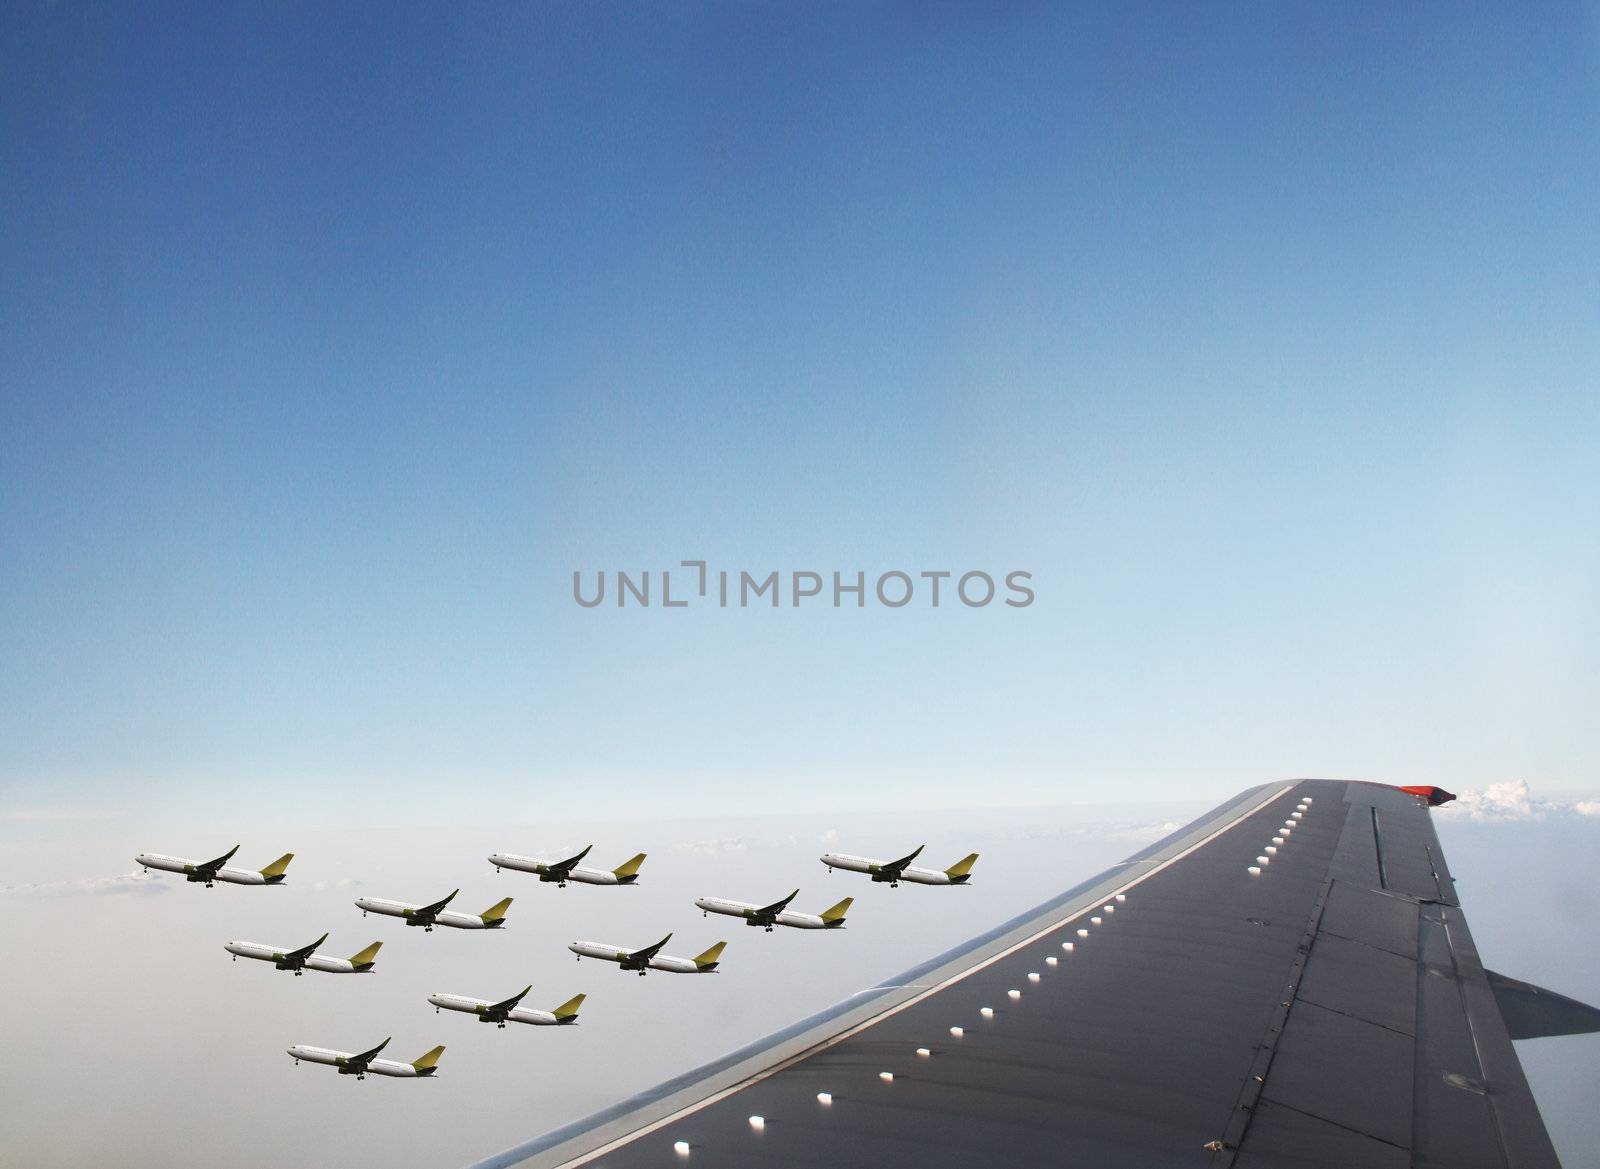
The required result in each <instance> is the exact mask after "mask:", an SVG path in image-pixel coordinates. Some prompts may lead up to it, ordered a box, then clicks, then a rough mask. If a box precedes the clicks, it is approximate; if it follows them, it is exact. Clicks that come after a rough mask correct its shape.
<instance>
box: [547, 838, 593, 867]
mask: <svg viewBox="0 0 1600 1169" xmlns="http://www.w3.org/2000/svg"><path fill="white" fill-rule="evenodd" d="M593 847H594V845H592V844H590V845H587V846H585V848H584V850H583V851H582V852H580V853H579V854H578V855H577V856H569V857H568V858H567V859H566V860H564V861H560V862H559V863H557V864H553V865H547V866H546V867H547V868H549V869H551V870H552V871H558V872H563V873H566V872H571V871H572V870H573V869H575V868H577V866H578V862H579V861H581V860H582V859H583V858H584V857H586V856H588V855H589V849H591V848H593Z"/></svg>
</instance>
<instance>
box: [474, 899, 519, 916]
mask: <svg viewBox="0 0 1600 1169" xmlns="http://www.w3.org/2000/svg"><path fill="white" fill-rule="evenodd" d="M510 908H511V898H509V897H506V898H503V899H502V900H500V901H496V902H495V903H494V904H493V905H491V906H489V908H488V909H485V910H484V911H483V912H482V913H480V914H479V915H478V916H479V917H481V918H483V920H484V921H499V920H500V919H501V918H502V917H504V916H505V915H506V910H508V909H510Z"/></svg>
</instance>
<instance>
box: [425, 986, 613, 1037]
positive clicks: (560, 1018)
mask: <svg viewBox="0 0 1600 1169" xmlns="http://www.w3.org/2000/svg"><path fill="white" fill-rule="evenodd" d="M532 989H533V987H532V986H531V985H529V986H525V987H523V988H522V989H521V990H520V991H518V992H517V993H516V994H514V995H512V996H511V997H510V998H508V999H501V1000H500V1001H499V1002H497V1003H496V1002H491V1001H489V1000H488V999H474V998H468V997H467V996H465V995H459V994H430V995H429V996H428V1001H429V1002H430V1003H432V1004H433V1012H434V1014H438V1013H439V1012H440V1011H441V1010H446V1011H460V1012H461V1013H462V1014H466V1015H477V1016H478V1022H480V1023H494V1024H496V1025H498V1026H500V1027H504V1026H505V1025H506V1023H508V1022H511V1023H531V1024H533V1025H534V1026H536V1027H564V1026H567V1025H569V1024H572V1023H576V1022H577V1021H578V1008H579V1007H581V1006H582V1005H583V1000H584V999H585V998H586V997H587V996H585V995H581V994H579V995H573V996H572V997H571V998H570V999H568V1000H567V1001H566V1002H564V1003H562V1004H561V1005H560V1006H559V1007H557V1008H556V1009H555V1010H553V1011H540V1010H536V1009H534V1008H533V1007H522V1006H518V1005H517V1004H518V1003H520V1002H522V1000H523V998H524V997H525V996H526V995H527V993H528V992H529V991H530V990H532Z"/></svg>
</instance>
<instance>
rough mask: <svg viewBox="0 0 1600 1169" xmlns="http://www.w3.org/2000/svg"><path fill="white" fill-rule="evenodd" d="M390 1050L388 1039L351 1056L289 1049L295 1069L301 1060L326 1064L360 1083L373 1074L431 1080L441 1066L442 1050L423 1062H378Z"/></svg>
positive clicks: (316, 1049)
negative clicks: (380, 1056)
mask: <svg viewBox="0 0 1600 1169" xmlns="http://www.w3.org/2000/svg"><path fill="white" fill-rule="evenodd" d="M388 1046H389V1040H387V1039H385V1040H384V1041H383V1042H382V1043H380V1044H378V1046H376V1047H374V1048H373V1049H372V1050H370V1051H362V1052H356V1053H352V1052H348V1051H331V1050H329V1049H328V1048H326V1047H307V1046H306V1045H305V1044H302V1043H297V1044H295V1045H294V1046H293V1047H291V1048H289V1054H290V1055H292V1056H294V1062H295V1064H296V1065H298V1064H299V1063H300V1061H301V1060H305V1061H306V1062H307V1063H320V1064H327V1065H328V1066H329V1067H336V1068H338V1069H339V1074H340V1075H341V1076H354V1077H355V1078H356V1079H358V1080H364V1079H366V1078H367V1073H368V1072H371V1073H372V1074H373V1075H375V1076H394V1077H396V1078H399V1079H414V1078H417V1077H423V1076H431V1075H433V1073H434V1071H435V1069H436V1068H437V1067H438V1064H439V1057H440V1056H441V1055H443V1054H444V1048H443V1047H435V1048H434V1049H433V1050H432V1051H430V1052H428V1053H427V1054H426V1055H424V1056H423V1057H422V1058H421V1059H414V1060H412V1061H411V1062H410V1063H402V1062H401V1061H399V1060H397V1059H379V1058H378V1053H379V1052H380V1051H382V1050H383V1049H384V1048H385V1047H388Z"/></svg>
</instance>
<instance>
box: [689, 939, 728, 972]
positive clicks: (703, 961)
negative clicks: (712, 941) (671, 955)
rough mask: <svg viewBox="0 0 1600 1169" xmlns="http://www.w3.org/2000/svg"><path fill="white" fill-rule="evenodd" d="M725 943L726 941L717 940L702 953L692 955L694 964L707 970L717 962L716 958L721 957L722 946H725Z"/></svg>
mask: <svg viewBox="0 0 1600 1169" xmlns="http://www.w3.org/2000/svg"><path fill="white" fill-rule="evenodd" d="M727 944H728V943H727V942H718V943H717V944H716V945H715V946H712V947H711V949H709V950H707V951H706V952H705V953H704V954H696V955H695V957H694V964H695V965H696V966H698V967H700V969H702V970H708V969H710V968H711V967H713V966H715V965H716V964H717V959H719V958H721V957H722V950H723V947H725V946H726V945H727Z"/></svg>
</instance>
